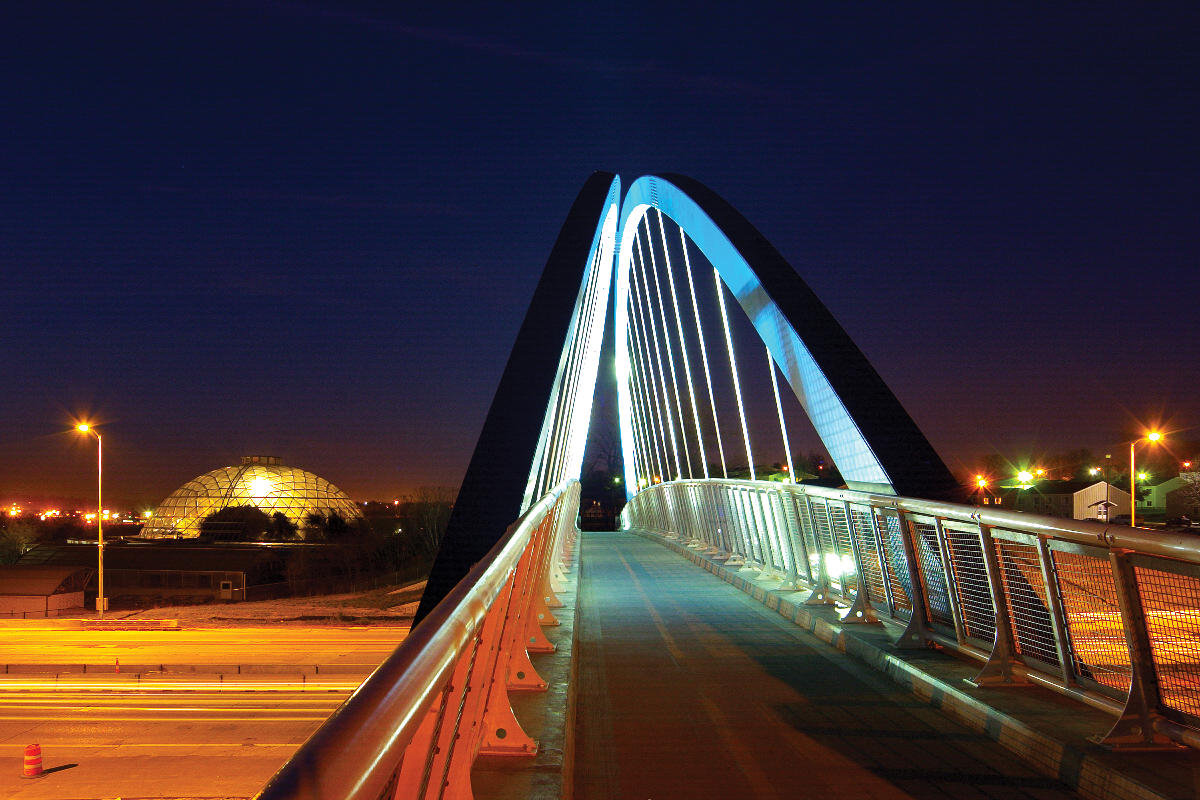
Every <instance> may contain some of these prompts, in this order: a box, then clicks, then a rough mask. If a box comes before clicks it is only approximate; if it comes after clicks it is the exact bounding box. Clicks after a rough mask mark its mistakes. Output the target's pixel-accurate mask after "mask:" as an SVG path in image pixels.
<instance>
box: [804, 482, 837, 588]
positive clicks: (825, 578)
mask: <svg viewBox="0 0 1200 800" xmlns="http://www.w3.org/2000/svg"><path fill="white" fill-rule="evenodd" d="M804 503H805V507H806V508H807V509H808V520H809V522H810V524H811V525H812V527H813V532H812V534H813V541H814V542H816V543H817V580H816V582H814V583H813V587H812V591H811V592H810V593H809V595H808V597H807V598H806V599H805V600H804V605H806V606H832V605H835V603H834V602H833V598H832V597H830V596H829V595H830V591H829V570H827V569H826V568H825V548H824V545H823V544H822V542H821V534H820V531H819V530H818V528H817V515H816V512H815V511H813V505H812V499H811V498H809V496H808V493H807V492H806V493H805V494H804ZM825 511H826V514H828V511H829V507H828V506H826V507H825ZM831 524H832V523H831ZM829 538H830V539H832V538H833V529H832V528H830V536H829Z"/></svg>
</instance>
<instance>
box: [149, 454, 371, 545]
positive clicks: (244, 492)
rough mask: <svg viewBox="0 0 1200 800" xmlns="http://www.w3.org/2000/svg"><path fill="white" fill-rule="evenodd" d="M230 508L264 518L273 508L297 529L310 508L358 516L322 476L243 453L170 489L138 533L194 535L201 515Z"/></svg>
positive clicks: (350, 502) (276, 460)
mask: <svg viewBox="0 0 1200 800" xmlns="http://www.w3.org/2000/svg"><path fill="white" fill-rule="evenodd" d="M230 506H254V507H255V508H258V509H259V510H260V511H262V512H263V513H265V514H267V515H268V516H269V515H271V514H274V513H275V512H277V511H278V512H280V513H283V514H285V515H287V518H288V519H289V520H291V522H292V523H293V524H294V525H296V526H297V527H300V526H301V525H303V523H304V518H305V517H306V516H307V515H308V514H310V513H313V512H315V513H318V514H321V515H322V516H328V515H329V514H330V513H336V514H338V515H339V516H341V517H342V519H345V520H347V521H349V520H354V519H359V518H361V517H362V513H361V512H360V511H359V510H358V508H357V507H356V506H355V505H354V503H353V502H352V501H351V500H350V498H349V497H347V496H346V493H345V492H343V491H342V490H341V489H339V488H337V487H336V486H334V485H333V484H332V483H330V482H329V481H327V480H325V479H324V478H322V477H320V476H318V475H314V474H312V473H311V472H306V471H305V470H302V469H297V468H296V467H288V466H285V465H283V464H281V463H280V461H279V459H278V458H275V457H274V456H245V457H244V458H242V465H241V466H240V467H221V468H220V469H214V470H213V471H212V472H206V473H204V474H203V475H200V476H198V477H195V478H193V479H192V480H190V481H188V482H187V483H185V484H184V485H183V486H180V487H179V488H178V489H176V490H175V491H174V492H172V493H171V494H170V496H169V497H167V499H166V500H163V501H162V502H161V503H159V505H158V508H156V509H154V513H153V514H152V515H151V517H150V519H148V520H147V521H146V524H145V525H144V526H143V527H142V534H141V535H142V536H145V537H147V538H156V539H161V538H172V539H175V538H187V537H193V536H199V535H200V524H201V523H202V522H204V518H205V517H207V516H208V515H209V514H212V513H213V512H215V511H220V510H221V509H223V508H228V507H230Z"/></svg>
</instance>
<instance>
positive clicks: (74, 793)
mask: <svg viewBox="0 0 1200 800" xmlns="http://www.w3.org/2000/svg"><path fill="white" fill-rule="evenodd" d="M407 634H408V628H407V627H405V626H373V627H352V626H346V627H316V626H297V625H281V626H274V627H267V626H260V627H253V628H196V629H184V630H150V631H82V630H63V629H54V628H51V627H49V626H47V627H42V628H37V627H24V628H8V629H6V630H4V631H3V636H0V665H2V666H0V672H3V671H4V670H7V672H8V674H0V797H3V798H6V800H7V799H8V798H12V800H61V799H62V798H72V800H99V799H100V798H114V797H136V798H180V797H204V798H244V797H250V796H251V795H253V794H254V792H256V791H257V790H258V789H259V788H261V786H262V784H263V783H264V782H265V781H266V780H267V778H269V777H270V776H271V774H272V773H274V771H275V770H276V769H277V768H278V767H279V766H280V764H282V763H283V762H284V761H285V760H286V759H287V758H288V756H290V755H291V754H292V752H294V751H295V749H296V747H298V746H299V745H300V743H301V742H303V741H304V740H305V739H306V738H307V737H308V736H309V735H310V734H311V733H312V732H313V731H314V730H315V729H316V728H317V726H318V725H320V724H321V722H322V721H323V720H325V719H326V718H327V717H328V716H329V714H331V713H332V712H333V711H334V709H336V708H337V707H338V705H340V704H341V703H342V701H343V700H345V699H346V697H348V696H349V694H350V693H351V692H352V691H353V690H354V689H355V688H356V687H357V686H358V684H359V683H360V682H361V681H362V680H363V679H364V678H365V677H366V676H367V675H368V674H369V673H370V672H371V671H372V670H373V669H374V668H375V667H376V666H378V665H379V663H380V662H381V661H383V659H384V658H386V657H387V656H388V655H389V654H390V653H391V652H392V650H393V649H395V647H396V645H397V644H399V643H400V642H401V641H402V640H403V639H404V637H405V636H406V635H407ZM117 660H119V661H120V663H121V667H122V668H123V671H122V672H121V673H117V671H116V670H117V665H116V662H117ZM84 665H86V666H87V671H86V672H84V671H83V670H82V667H83V666H84ZM34 743H36V744H39V745H41V748H42V760H43V766H44V767H45V769H46V771H47V773H48V774H47V775H46V776H45V777H43V778H40V779H38V780H24V779H22V778H21V777H20V776H21V768H22V758H23V754H24V748H25V746H26V745H28V744H34Z"/></svg>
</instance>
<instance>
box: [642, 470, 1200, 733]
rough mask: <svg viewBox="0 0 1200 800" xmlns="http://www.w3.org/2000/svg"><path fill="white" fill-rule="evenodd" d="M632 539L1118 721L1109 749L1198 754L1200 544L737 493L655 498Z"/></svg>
mask: <svg viewBox="0 0 1200 800" xmlns="http://www.w3.org/2000/svg"><path fill="white" fill-rule="evenodd" d="M622 521H623V524H624V526H625V527H637V528H643V529H646V530H650V531H655V532H658V533H660V534H663V535H666V536H669V537H676V538H683V539H686V540H689V541H690V542H691V545H690V546H692V547H695V548H697V549H701V548H702V549H704V550H705V551H706V552H707V553H708V554H709V555H710V556H711V557H712V558H714V559H716V560H722V561H724V562H725V565H726V566H727V567H732V566H738V567H742V568H743V569H750V570H756V571H758V572H759V575H760V577H764V578H775V579H777V580H779V582H780V586H779V588H781V589H792V590H799V589H801V588H802V586H804V587H807V590H808V591H809V592H810V595H809V597H808V599H807V600H806V601H805V602H807V603H810V604H816V603H833V602H834V600H835V599H836V600H837V601H838V602H839V604H840V605H842V606H848V609H847V610H846V611H845V614H844V615H843V617H842V620H843V622H844V623H846V624H855V623H869V622H876V621H878V619H879V616H880V615H882V616H884V617H890V618H891V619H892V620H894V621H896V622H898V623H900V624H902V625H903V626H904V627H903V630H902V632H901V634H900V636H899V638H898V639H897V646H899V647H914V646H916V647H923V646H928V645H929V644H931V643H937V644H938V645H941V646H945V647H947V648H949V649H952V650H955V651H957V652H959V653H962V654H964V655H967V656H969V657H972V658H977V659H980V660H982V661H984V662H985V663H984V666H983V669H982V670H981V672H980V674H979V675H978V676H977V677H976V678H975V680H974V681H973V682H974V683H976V684H977V685H984V684H1020V683H1029V682H1032V683H1038V684H1041V685H1045V686H1049V687H1051V688H1054V689H1056V690H1058V691H1061V692H1063V693H1065V694H1068V695H1071V696H1073V697H1076V698H1078V699H1081V700H1084V701H1085V702H1088V703H1090V704H1091V705H1094V706H1096V707H1099V708H1104V709H1107V710H1110V711H1116V712H1119V713H1120V718H1119V719H1118V721H1117V723H1116V724H1115V725H1114V727H1113V729H1112V730H1111V731H1110V732H1109V733H1108V735H1107V736H1105V737H1102V740H1101V743H1103V744H1105V745H1107V746H1110V747H1137V748H1147V747H1152V748H1153V747H1171V746H1174V744H1173V742H1182V743H1185V744H1189V745H1191V746H1200V537H1196V536H1192V535H1189V534H1179V533H1159V532H1157V531H1147V530H1142V529H1134V528H1130V527H1127V526H1121V525H1104V526H1101V525H1097V524H1094V523H1086V522H1078V521H1075V520H1067V519H1061V518H1058V517H1049V516H1044V515H1040V514H1027V513H1022V512H1013V511H1002V510H999V509H993V508H984V507H981V506H969V505H961V504H956V503H949V502H940V501H934V500H922V499H918V498H911V497H897V496H893V495H884V494H877V493H871V492H860V491H854V490H849V489H830V488H825V487H818V486H807V485H797V484H781V483H775V482H769V481H746V480H735V479H717V478H714V479H708V480H681V481H673V482H668V483H663V484H656V485H654V486H651V487H648V488H646V489H643V490H642V491H641V492H639V493H638V494H637V495H635V496H634V497H633V498H632V500H631V501H630V502H629V504H628V505H627V506H626V508H625V511H623V512H622Z"/></svg>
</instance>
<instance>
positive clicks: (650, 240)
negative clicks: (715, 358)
mask: <svg viewBox="0 0 1200 800" xmlns="http://www.w3.org/2000/svg"><path fill="white" fill-rule="evenodd" d="M660 221H661V218H660ZM642 222H643V223H644V224H645V226H646V251H647V252H648V253H650V276H651V277H652V278H653V279H654V296H655V297H657V298H658V318H659V321H660V322H662V336H663V348H664V349H665V350H666V351H667V364H668V366H669V367H670V372H671V394H672V395H673V396H674V398H675V413H676V414H678V415H679V436H680V438H681V439H683V457H684V459H685V460H686V461H687V474H688V477H689V478H690V477H692V453H691V450H690V449H689V448H688V440H687V423H686V422H684V420H683V404H682V403H681V402H680V400H679V376H678V375H677V374H676V372H675V354H674V351H673V350H672V347H671V329H670V328H669V327H668V326H667V307H666V303H664V302H663V296H662V281H660V280H659V279H658V262H657V261H656V260H655V258H654V237H653V236H652V235H651V234H650V213H649V212H646V215H645V216H643V217H642ZM680 347H683V342H682V340H681V341H680ZM676 477H678V478H682V477H683V470H682V469H680V470H679V471H678V474H677V476H676Z"/></svg>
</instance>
